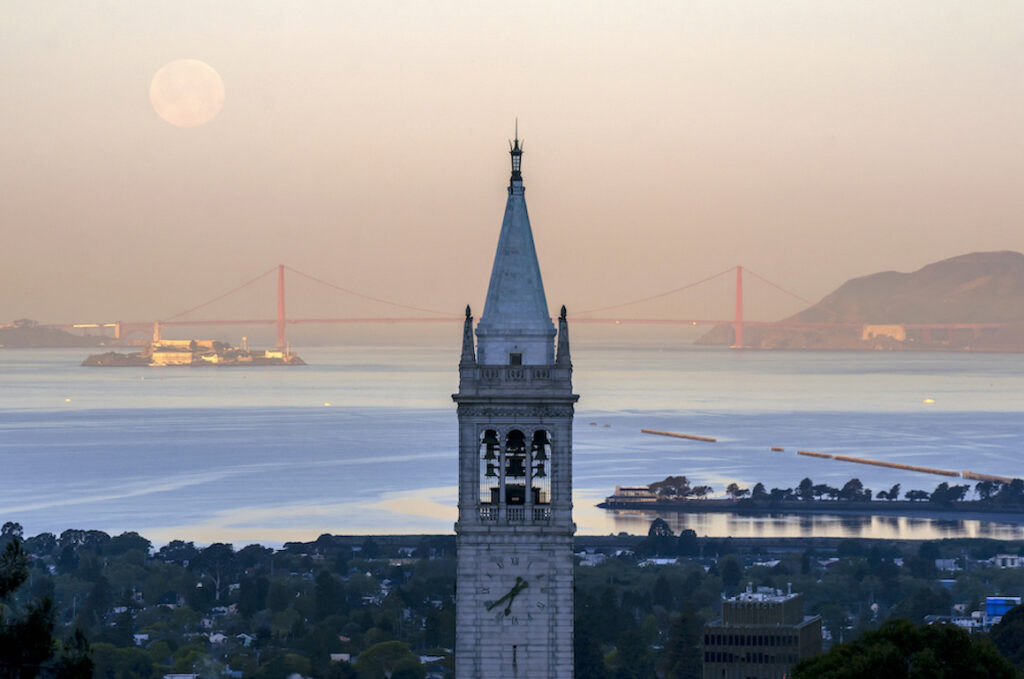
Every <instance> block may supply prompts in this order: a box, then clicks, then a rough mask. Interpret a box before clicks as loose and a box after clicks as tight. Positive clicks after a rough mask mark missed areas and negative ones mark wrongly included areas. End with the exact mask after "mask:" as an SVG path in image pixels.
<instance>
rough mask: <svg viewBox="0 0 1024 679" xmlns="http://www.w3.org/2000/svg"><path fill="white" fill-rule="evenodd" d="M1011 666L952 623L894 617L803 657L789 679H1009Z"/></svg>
mask: <svg viewBox="0 0 1024 679" xmlns="http://www.w3.org/2000/svg"><path fill="white" fill-rule="evenodd" d="M1017 676H1018V675H1017V671H1016V669H1015V668H1014V666H1013V665H1012V664H1011V663H1010V662H1009V661H1008V660H1007V659H1006V658H1004V657H1003V656H1001V655H999V652H998V651H997V650H996V649H995V647H994V646H992V644H991V643H989V642H988V641H985V640H981V639H974V638H972V637H971V636H970V635H969V634H967V632H965V631H963V630H962V629H960V628H958V627H955V626H953V625H924V626H916V625H914V624H913V623H911V622H910V621H909V620H904V619H893V620H888V621H886V622H885V623H883V624H882V626H881V627H880V628H878V629H877V630H874V631H869V632H865V633H864V634H863V635H862V636H861V637H860V638H859V639H858V640H856V641H853V642H851V643H847V644H836V645H835V646H833V647H832V648H831V649H830V650H829V651H828V652H827V653H824V654H822V655H819V656H817V657H814V658H808V659H805V660H801V661H800V662H799V663H797V665H796V666H795V667H794V668H793V679H877V678H878V677H885V678H886V679H903V678H906V679H1013V678H1015V677H1017Z"/></svg>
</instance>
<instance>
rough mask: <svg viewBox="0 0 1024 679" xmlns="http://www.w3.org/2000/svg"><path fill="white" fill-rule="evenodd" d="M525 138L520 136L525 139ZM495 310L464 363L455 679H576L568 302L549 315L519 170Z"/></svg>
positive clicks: (488, 309) (511, 191)
mask: <svg viewBox="0 0 1024 679" xmlns="http://www.w3.org/2000/svg"><path fill="white" fill-rule="evenodd" d="M517 136H518V135H517ZM522 153H523V152H522V148H521V147H520V144H519V139H518V138H517V139H516V140H515V143H514V144H513V146H512V151H511V155H512V180H511V182H510V184H509V187H508V202H507V203H506V205H505V218H504V221H503V222H502V224H501V235H500V236H499V237H498V252H497V254H495V256H494V267H493V269H492V270H491V283H490V287H489V288H488V289H487V301H486V303H485V305H484V313H483V316H482V317H481V318H480V322H479V324H478V325H477V327H476V346H475V347H474V342H473V318H472V316H471V315H470V311H469V307H467V308H466V323H465V328H464V332H463V339H462V360H461V361H460V362H459V393H458V394H455V395H454V396H453V397H452V398H454V399H455V402H456V403H458V404H459V405H458V413H459V520H458V523H456V524H455V533H456V536H457V537H456V540H457V544H458V573H457V590H456V630H455V654H456V662H455V676H456V679H517V678H518V679H571V677H573V556H572V540H573V533H574V532H575V530H576V525H575V524H574V523H573V522H572V416H573V404H574V403H575V402H576V399H577V398H579V397H578V396H576V395H575V394H573V393H572V362H571V361H570V359H569V333H568V324H567V322H566V318H565V307H562V313H561V317H560V318H559V319H558V333H557V353H556V346H555V345H556V333H555V327H554V325H553V324H552V322H551V317H550V316H549V313H548V305H547V300H546V299H545V297H544V284H543V283H542V282H541V276H540V266H539V265H538V264H537V253H536V251H535V250H534V246H533V233H532V232H531V230H530V218H529V216H528V215H527V213H526V201H525V199H524V198H523V177H522V174H521V173H520V163H521V160H522Z"/></svg>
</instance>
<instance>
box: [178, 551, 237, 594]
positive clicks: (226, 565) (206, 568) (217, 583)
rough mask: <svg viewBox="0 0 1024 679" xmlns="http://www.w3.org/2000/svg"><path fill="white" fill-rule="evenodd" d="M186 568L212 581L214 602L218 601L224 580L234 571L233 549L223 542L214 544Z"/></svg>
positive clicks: (193, 559) (197, 555)
mask: <svg viewBox="0 0 1024 679" xmlns="http://www.w3.org/2000/svg"><path fill="white" fill-rule="evenodd" d="M188 567H189V569H191V570H194V571H196V572H197V573H203V574H204V575H206V576H207V577H208V578H210V579H211V580H213V584H214V600H215V601H220V595H221V591H222V590H223V589H225V587H224V585H225V584H226V583H224V578H225V577H228V576H229V575H232V574H233V573H234V570H235V548H234V547H232V546H231V545H227V544H224V543H223V542H215V543H213V544H212V545H210V546H209V547H207V548H206V549H204V550H203V551H201V552H199V553H198V554H196V555H195V556H194V557H192V560H191V561H190V562H189V564H188Z"/></svg>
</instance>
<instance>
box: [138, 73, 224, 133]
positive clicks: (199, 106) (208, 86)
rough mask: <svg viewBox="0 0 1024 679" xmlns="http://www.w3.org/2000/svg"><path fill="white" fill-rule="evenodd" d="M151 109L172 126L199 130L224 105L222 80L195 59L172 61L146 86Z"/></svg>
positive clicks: (217, 74)
mask: <svg viewBox="0 0 1024 679" xmlns="http://www.w3.org/2000/svg"><path fill="white" fill-rule="evenodd" d="M149 100H150V102H152V104H153V110H154V111H156V112H157V115H159V116H160V117H161V118H163V119H164V120H166V121H167V122H169V123H170V124H171V125H176V126H178V127H199V126H200V125H203V124H205V123H208V122H210V121H211V120H213V119H214V117H216V115H217V114H218V113H220V109H221V107H222V106H223V105H224V81H223V80H221V79H220V74H219V73H217V71H215V70H213V67H212V66H210V65H209V64H207V63H205V62H202V61H199V60H198V59H178V60H176V61H172V62H170V63H169V64H167V65H166V66H164V67H163V68H161V69H160V70H159V71H157V72H156V75H154V76H153V81H152V82H151V83H150V84H149Z"/></svg>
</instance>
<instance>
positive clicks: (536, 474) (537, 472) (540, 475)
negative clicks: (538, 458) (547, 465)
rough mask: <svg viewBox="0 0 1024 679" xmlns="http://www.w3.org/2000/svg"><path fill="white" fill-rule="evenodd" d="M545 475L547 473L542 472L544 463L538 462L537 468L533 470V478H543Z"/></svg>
mask: <svg viewBox="0 0 1024 679" xmlns="http://www.w3.org/2000/svg"><path fill="white" fill-rule="evenodd" d="M545 476H547V474H545V473H544V463H543V462H538V463H537V469H536V470H535V471H534V472H533V478H535V479H543V478H544V477H545Z"/></svg>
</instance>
